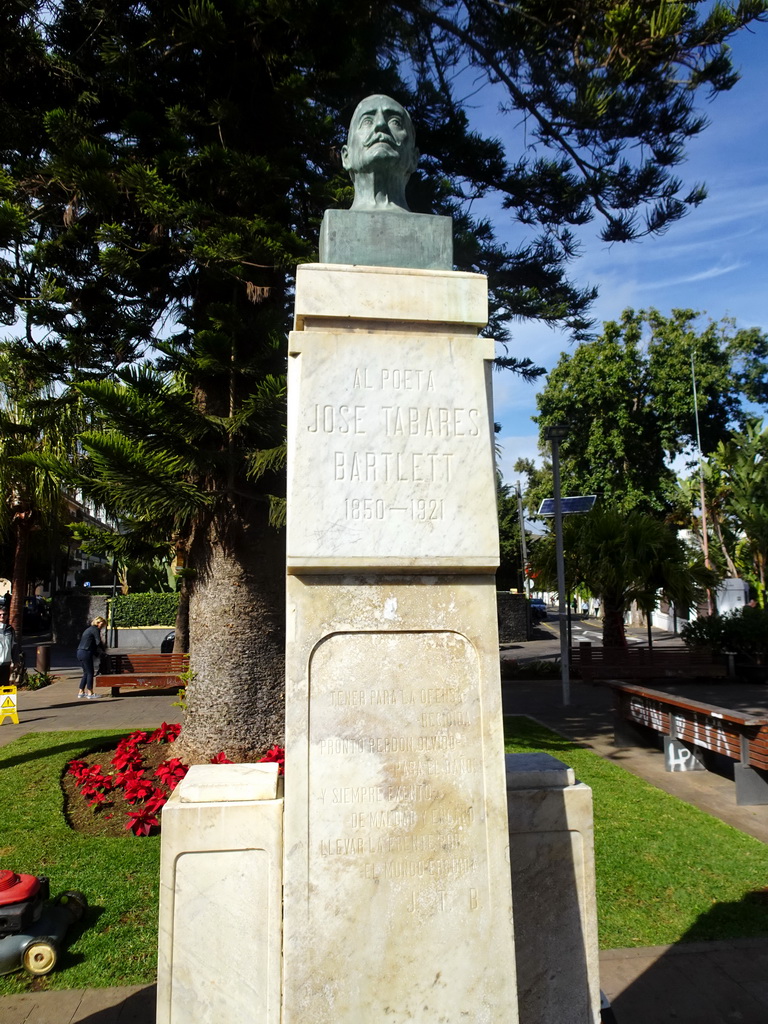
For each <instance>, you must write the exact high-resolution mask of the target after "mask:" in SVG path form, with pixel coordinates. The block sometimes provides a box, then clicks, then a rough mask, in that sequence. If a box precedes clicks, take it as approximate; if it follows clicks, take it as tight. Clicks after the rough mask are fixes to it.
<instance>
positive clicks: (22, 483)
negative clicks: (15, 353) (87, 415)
mask: <svg viewBox="0 0 768 1024" xmlns="http://www.w3.org/2000/svg"><path fill="white" fill-rule="evenodd" d="M82 427H83V410H82V403H81V402H80V400H79V399H78V398H77V396H75V395H72V394H69V395H63V394H57V393H56V392H55V390H54V389H53V388H52V387H51V385H50V383H48V382H46V381H45V380H43V379H42V378H37V377H35V376H34V375H32V374H30V373H29V370H28V368H27V369H26V371H25V370H24V369H22V367H21V366H20V364H19V363H18V362H17V361H16V360H15V359H13V358H12V356H11V353H10V351H9V348H8V346H7V345H6V344H5V343H4V344H2V345H0V495H2V500H0V533H2V534H4V535H6V536H10V538H11V541H12V546H13V566H12V570H11V587H12V598H11V614H10V623H11V625H12V626H13V628H14V630H15V631H16V635H17V637H20V636H21V630H22V624H23V612H24V600H25V598H26V596H27V561H28V557H29V544H30V538H31V535H32V533H33V532H34V531H36V530H48V531H49V532H53V531H55V530H56V528H57V526H60V525H61V524H62V523H63V522H65V521H66V518H65V517H66V511H65V506H64V502H63V498H62V474H61V472H60V469H58V468H57V467H56V465H55V464H54V463H53V462H48V463H46V462H45V460H46V459H50V457H52V456H55V457H56V458H57V459H59V460H63V461H64V462H66V460H67V459H69V458H71V457H72V455H73V453H74V451H75V449H76V445H77V441H76V438H77V434H78V432H79V431H80V430H81V429H82ZM40 458H42V460H43V461H38V460H39V459H40Z"/></svg>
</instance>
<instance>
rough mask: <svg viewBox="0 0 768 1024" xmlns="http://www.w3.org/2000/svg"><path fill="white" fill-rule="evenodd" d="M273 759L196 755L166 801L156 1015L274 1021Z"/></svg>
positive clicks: (276, 878) (176, 1023)
mask: <svg viewBox="0 0 768 1024" xmlns="http://www.w3.org/2000/svg"><path fill="white" fill-rule="evenodd" d="M277 786H278V778H277V765H276V764H222V765H193V766H192V767H191V768H190V769H189V772H188V773H187V775H186V778H184V779H182V781H181V782H180V783H179V785H178V786H177V787H176V789H175V790H174V791H173V793H172V794H171V796H170V798H169V800H168V803H167V804H166V805H165V807H164V808H163V815H162V822H163V832H162V850H161V858H160V934H159V941H158V970H157V1024H190V1022H192V1021H194V1024H221V1022H222V1021H226V1022H227V1024H279V1022H280V959H281V940H282V932H281V927H282V855H283V837H282V824H283V801H282V799H278V798H277Z"/></svg>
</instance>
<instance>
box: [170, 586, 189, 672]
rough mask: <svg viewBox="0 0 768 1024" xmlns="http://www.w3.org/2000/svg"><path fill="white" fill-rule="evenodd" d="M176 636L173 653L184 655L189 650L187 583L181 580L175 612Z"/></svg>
mask: <svg viewBox="0 0 768 1024" xmlns="http://www.w3.org/2000/svg"><path fill="white" fill-rule="evenodd" d="M175 629H176V636H175V638H174V641H173V653H174V654H184V653H186V652H187V651H188V650H189V583H188V582H187V580H186V579H182V581H181V586H180V587H179V610H178V611H177V612H176V626H175Z"/></svg>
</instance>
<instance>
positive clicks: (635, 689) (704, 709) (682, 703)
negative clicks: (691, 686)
mask: <svg viewBox="0 0 768 1024" xmlns="http://www.w3.org/2000/svg"><path fill="white" fill-rule="evenodd" d="M604 685H605V686H608V687H610V688H611V689H612V690H618V691H620V692H621V693H629V694H633V695H634V696H637V697H647V698H648V699H649V700H656V701H660V702H661V703H663V704H666V705H668V706H670V707H675V708H681V709H683V710H686V711H693V712H700V713H701V714H706V715H709V716H710V717H711V718H716V719H722V720H723V721H726V722H736V723H737V724H738V725H745V726H746V725H768V715H749V714H742V713H741V712H739V711H734V710H732V709H731V708H721V707H718V706H717V705H716V704H705V703H704V702H703V701H692V700H688V699H686V698H685V697H678V696H677V695H676V694H673V693H665V691H664V690H653V689H650V688H648V687H644V686H634V685H633V684H632V683H622V682H618V681H614V680H606V681H605V682H604Z"/></svg>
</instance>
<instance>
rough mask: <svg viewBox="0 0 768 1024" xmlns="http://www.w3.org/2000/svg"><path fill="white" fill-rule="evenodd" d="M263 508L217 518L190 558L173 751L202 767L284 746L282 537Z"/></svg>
mask: <svg viewBox="0 0 768 1024" xmlns="http://www.w3.org/2000/svg"><path fill="white" fill-rule="evenodd" d="M266 519H267V509H266V506H259V507H258V508H256V509H254V508H253V507H251V508H250V509H249V510H248V511H247V513H244V512H243V511H242V510H238V509H234V508H232V509H231V511H230V514H229V515H228V516H226V517H225V516H218V517H217V518H216V519H215V520H214V521H213V522H212V523H211V524H210V526H209V527H208V529H207V530H206V532H205V534H204V535H203V536H200V535H198V536H197V537H196V538H195V540H194V541H193V546H192V549H191V551H190V556H191V557H190V564H191V565H192V566H193V567H194V568H195V570H196V576H195V579H194V580H193V581H192V583H191V586H190V605H189V627H190V628H189V634H190V653H191V664H190V668H191V669H192V672H193V673H195V675H194V677H193V679H192V680H191V681H190V683H189V686H188V687H187V695H186V700H187V712H186V716H185V720H184V726H183V730H182V734H181V736H180V738H179V741H178V743H179V746H178V754H177V756H179V757H181V758H182V759H183V760H185V761H186V762H187V763H198V764H200V763H205V762H207V761H209V760H210V759H211V757H213V756H215V755H216V754H218V753H219V752H220V751H223V752H224V753H225V754H226V756H227V757H228V758H229V759H230V760H232V761H236V762H240V761H253V760H258V758H259V757H260V756H261V755H262V754H264V753H265V752H266V750H267V749H268V748H269V747H270V746H272V745H273V744H275V743H278V744H282V743H283V735H284V718H285V549H284V535H283V534H279V533H277V532H276V531H275V530H274V529H272V528H270V527H269V526H268V525H267V522H266Z"/></svg>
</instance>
